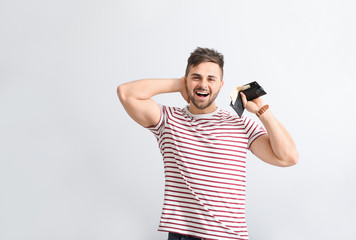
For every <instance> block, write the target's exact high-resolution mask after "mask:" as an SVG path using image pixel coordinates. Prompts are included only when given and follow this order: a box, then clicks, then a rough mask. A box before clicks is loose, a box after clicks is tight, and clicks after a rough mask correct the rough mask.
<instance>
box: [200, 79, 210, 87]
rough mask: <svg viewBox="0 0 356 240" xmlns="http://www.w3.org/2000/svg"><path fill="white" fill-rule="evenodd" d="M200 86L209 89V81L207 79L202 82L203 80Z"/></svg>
mask: <svg viewBox="0 0 356 240" xmlns="http://www.w3.org/2000/svg"><path fill="white" fill-rule="evenodd" d="M200 86H201V87H202V88H204V89H205V88H207V86H208V79H207V78H203V79H202V80H201V82H200Z"/></svg>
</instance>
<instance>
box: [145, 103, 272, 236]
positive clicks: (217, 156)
mask: <svg viewBox="0 0 356 240" xmlns="http://www.w3.org/2000/svg"><path fill="white" fill-rule="evenodd" d="M149 130H150V131H152V132H153V134H154V135H155V136H156V138H157V141H158V145H159V148H160V151H161V154H162V156H163V161H164V170H165V194H164V206H163V209H162V215H161V221H160V225H159V228H158V230H159V231H165V232H175V233H180V234H184V235H191V236H195V237H200V238H205V239H216V240H223V239H248V232H247V226H246V220H245V187H246V153H247V149H248V148H249V146H250V144H251V143H252V142H253V141H254V140H255V139H256V138H257V137H259V136H261V135H263V134H265V133H266V131H265V130H264V128H263V127H262V126H261V125H259V124H257V123H256V122H254V121H253V120H251V119H248V118H246V117H242V118H240V117H238V116H237V115H232V114H230V113H229V112H228V111H225V110H222V109H219V108H218V109H217V110H216V111H215V112H213V113H210V114H202V115H193V114H191V113H190V112H189V110H188V107H185V108H176V107H167V106H161V118H160V121H159V123H158V124H157V125H156V126H155V127H152V128H149Z"/></svg>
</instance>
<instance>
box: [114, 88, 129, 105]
mask: <svg viewBox="0 0 356 240" xmlns="http://www.w3.org/2000/svg"><path fill="white" fill-rule="evenodd" d="M116 92H117V96H118V97H119V99H120V101H121V102H124V101H125V99H126V93H127V91H126V86H125V84H121V85H119V86H118V87H117V90H116Z"/></svg>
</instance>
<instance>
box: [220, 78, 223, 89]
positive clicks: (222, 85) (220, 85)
mask: <svg viewBox="0 0 356 240" xmlns="http://www.w3.org/2000/svg"><path fill="white" fill-rule="evenodd" d="M222 86H224V80H222V79H221V85H220V88H222Z"/></svg>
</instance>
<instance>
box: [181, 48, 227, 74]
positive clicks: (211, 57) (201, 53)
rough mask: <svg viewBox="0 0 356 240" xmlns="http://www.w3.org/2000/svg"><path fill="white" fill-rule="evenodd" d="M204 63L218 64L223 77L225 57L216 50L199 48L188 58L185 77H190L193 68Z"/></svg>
mask: <svg viewBox="0 0 356 240" xmlns="http://www.w3.org/2000/svg"><path fill="white" fill-rule="evenodd" d="M203 62H213V63H216V64H218V65H219V67H220V69H221V75H223V72H224V70H223V69H224V56H223V55H222V54H221V53H219V52H218V51H216V50H214V49H210V48H201V47H197V48H196V49H195V50H194V52H192V53H191V54H190V57H189V58H188V64H187V68H186V70H185V76H186V77H187V76H188V73H189V71H190V69H191V68H192V67H195V66H197V65H199V64H200V63H203Z"/></svg>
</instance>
